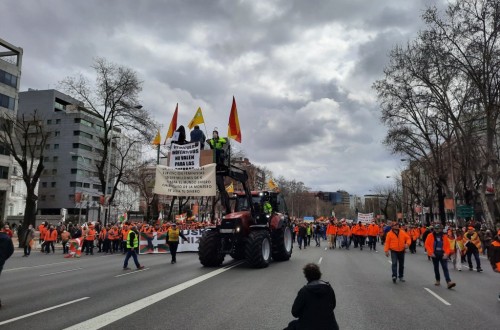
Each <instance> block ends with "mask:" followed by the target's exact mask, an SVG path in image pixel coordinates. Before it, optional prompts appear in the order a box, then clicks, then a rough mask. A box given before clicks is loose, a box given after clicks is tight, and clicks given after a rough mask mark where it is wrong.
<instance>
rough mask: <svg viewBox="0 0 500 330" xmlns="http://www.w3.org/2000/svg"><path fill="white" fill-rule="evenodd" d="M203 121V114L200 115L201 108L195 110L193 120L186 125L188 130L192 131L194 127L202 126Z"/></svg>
mask: <svg viewBox="0 0 500 330" xmlns="http://www.w3.org/2000/svg"><path fill="white" fill-rule="evenodd" d="M204 122H205V120H204V119H203V114H202V113H201V107H199V108H198V110H196V113H195V114H194V117H193V119H191V121H190V122H189V124H188V127H189V129H193V127H195V126H196V125H199V124H203V123H204Z"/></svg>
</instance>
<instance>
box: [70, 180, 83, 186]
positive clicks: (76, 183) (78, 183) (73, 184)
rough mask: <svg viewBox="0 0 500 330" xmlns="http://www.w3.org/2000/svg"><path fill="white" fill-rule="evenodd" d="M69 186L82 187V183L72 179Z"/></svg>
mask: <svg viewBox="0 0 500 330" xmlns="http://www.w3.org/2000/svg"><path fill="white" fill-rule="evenodd" d="M69 186H70V187H81V186H82V183H81V182H77V181H70V183H69Z"/></svg>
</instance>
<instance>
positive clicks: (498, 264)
mask: <svg viewBox="0 0 500 330" xmlns="http://www.w3.org/2000/svg"><path fill="white" fill-rule="evenodd" d="M488 259H489V261H490V264H491V268H493V271H494V272H495V273H500V230H499V231H498V233H497V235H495V236H494V237H493V240H492V242H491V245H490V248H489V249H488ZM498 301H500V293H498Z"/></svg>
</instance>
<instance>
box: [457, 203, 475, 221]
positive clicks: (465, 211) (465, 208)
mask: <svg viewBox="0 0 500 330" xmlns="http://www.w3.org/2000/svg"><path fill="white" fill-rule="evenodd" d="M473 215H474V208H473V207H472V206H470V205H457V216H458V217H460V218H470V217H472V216H473Z"/></svg>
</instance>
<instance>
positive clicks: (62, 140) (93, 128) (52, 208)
mask: <svg viewBox="0 0 500 330" xmlns="http://www.w3.org/2000/svg"><path fill="white" fill-rule="evenodd" d="M35 109H36V110H37V114H38V116H39V117H40V118H41V119H42V120H43V121H44V124H45V127H46V130H47V131H48V132H50V138H49V140H48V142H47V145H46V148H45V150H44V165H45V169H44V170H43V172H42V175H41V176H40V180H39V189H38V214H40V215H53V214H60V213H61V209H66V210H67V214H68V215H69V216H70V218H71V216H72V215H73V216H76V215H78V217H79V218H83V219H85V220H87V221H96V220H98V219H101V216H102V212H103V205H102V204H104V206H106V203H103V196H104V195H105V194H104V193H103V191H102V185H101V183H100V181H99V178H98V172H97V165H98V163H99V161H100V160H101V158H102V153H103V152H104V148H103V145H102V142H101V140H100V137H101V136H102V135H103V134H104V127H103V126H102V125H103V123H102V120H101V119H99V118H97V117H96V116H95V115H94V114H93V113H92V112H90V111H89V110H88V109H86V108H85V107H84V104H83V103H82V102H81V101H78V100H76V99H74V98H72V97H70V96H68V95H66V94H64V93H61V92H59V91H57V90H53V89H51V90H31V89H30V90H28V91H26V92H20V93H19V112H20V113H23V114H30V113H33V111H34V110H35ZM122 138H123V137H122V134H121V132H120V131H119V130H118V129H116V128H115V129H114V130H113V141H114V142H113V144H112V145H111V148H110V155H109V156H108V157H109V159H110V160H111V162H112V163H114V162H116V161H117V157H116V156H117V152H116V148H117V147H118V146H119V144H120V143H121V141H122ZM133 154H134V156H133V157H135V156H138V155H140V151H136V152H134V153H133ZM131 159H132V158H131ZM113 168H114V166H107V170H109V171H110V175H109V176H108V178H109V183H108V191H107V192H106V195H107V194H109V193H110V189H111V187H112V186H113V177H114V176H113ZM122 191H124V189H122ZM130 198H131V197H127V200H130ZM137 203H138V198H137ZM109 207H111V210H110V213H112V212H115V213H119V212H121V210H117V208H118V205H117V204H116V203H114V204H113V205H111V206H109ZM113 207H114V209H113ZM112 218H113V217H111V218H110V219H112Z"/></svg>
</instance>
